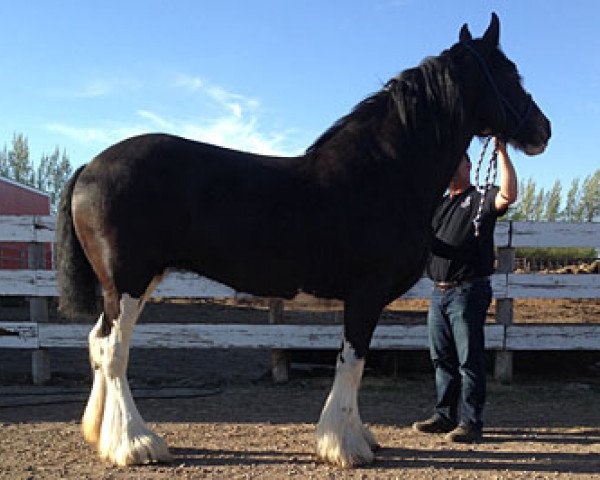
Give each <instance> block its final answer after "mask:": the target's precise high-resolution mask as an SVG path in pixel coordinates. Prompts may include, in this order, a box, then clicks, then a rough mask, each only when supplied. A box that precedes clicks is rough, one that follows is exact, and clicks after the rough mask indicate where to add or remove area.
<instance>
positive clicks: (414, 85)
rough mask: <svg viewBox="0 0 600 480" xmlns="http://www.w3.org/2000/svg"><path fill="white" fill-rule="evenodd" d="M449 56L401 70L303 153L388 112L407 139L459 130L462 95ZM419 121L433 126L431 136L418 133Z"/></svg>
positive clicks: (444, 55) (421, 131)
mask: <svg viewBox="0 0 600 480" xmlns="http://www.w3.org/2000/svg"><path fill="white" fill-rule="evenodd" d="M449 52H450V51H445V52H443V53H442V54H441V55H439V56H437V57H429V58H426V59H425V60H423V61H422V62H421V64H419V65H418V66H417V67H414V68H410V69H407V70H404V71H403V72H402V73H400V74H399V75H397V76H396V77H394V78H392V79H391V80H389V81H388V82H387V83H386V84H385V85H384V86H383V88H382V89H381V90H380V91H378V92H376V93H374V94H372V95H370V96H369V97H367V98H365V99H364V100H363V101H361V102H360V103H359V104H358V105H356V106H355V107H354V108H353V110H352V111H351V112H350V113H349V114H347V115H345V116H344V117H342V118H340V119H339V120H337V121H336V122H335V123H334V124H333V125H332V126H331V127H330V128H329V129H328V130H326V131H325V132H324V133H323V134H322V135H321V136H320V137H319V138H318V139H317V140H316V141H315V142H314V143H313V144H312V145H311V146H310V147H308V149H307V150H306V153H307V154H310V153H314V152H315V151H317V150H318V149H319V148H320V147H322V146H324V144H326V143H327V142H328V141H329V140H331V139H333V138H334V137H335V136H336V135H338V134H339V133H340V132H342V131H344V130H346V129H347V128H348V127H349V125H350V124H351V123H362V122H365V121H367V120H370V119H373V118H379V119H381V118H382V117H383V116H384V115H386V114H387V112H388V110H389V109H390V108H394V109H395V110H396V112H397V115H398V119H399V121H400V129H401V132H400V135H404V134H406V135H411V138H415V135H417V136H421V137H425V136H426V137H427V140H429V141H431V140H433V139H432V138H431V134H432V133H435V135H436V139H439V136H440V135H441V134H442V132H441V131H440V129H441V128H445V129H451V130H452V131H454V130H455V128H457V127H458V128H460V126H462V124H463V95H462V89H461V85H460V81H459V78H458V75H457V72H456V65H455V64H454V63H453V61H452V58H451V55H450V53H449ZM448 113H449V114H450V115H452V118H451V119H450V118H447V115H448ZM423 121H425V122H427V124H428V125H430V126H435V132H432V131H431V130H430V129H425V130H422V129H418V128H417V126H418V124H419V125H421V126H422V124H423ZM417 122H418V123H417ZM442 122H443V125H442V124H441V123H442ZM424 139H425V138H424Z"/></svg>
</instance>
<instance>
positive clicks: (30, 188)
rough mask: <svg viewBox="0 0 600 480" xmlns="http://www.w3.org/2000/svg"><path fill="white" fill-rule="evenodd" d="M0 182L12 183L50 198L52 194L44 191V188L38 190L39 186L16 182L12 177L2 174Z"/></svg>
mask: <svg viewBox="0 0 600 480" xmlns="http://www.w3.org/2000/svg"><path fill="white" fill-rule="evenodd" d="M0 183H6V184H8V185H12V186H13V187H17V188H21V189H23V190H26V191H28V192H31V193H34V194H36V195H41V196H44V197H48V198H50V194H49V193H46V192H43V191H42V190H38V189H37V188H33V187H30V186H29V185H24V184H22V183H19V182H16V181H15V180H11V179H10V178H6V177H3V176H1V175H0Z"/></svg>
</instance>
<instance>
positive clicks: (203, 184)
mask: <svg viewBox="0 0 600 480" xmlns="http://www.w3.org/2000/svg"><path fill="white" fill-rule="evenodd" d="M293 162H294V159H285V158H275V157H267V156H260V155H253V154H249V153H245V152H238V151H235V150H230V149H226V148H221V147H217V146H214V145H209V144H205V143H200V142H193V141H190V140H185V139H182V138H179V137H174V136H170V135H159V134H153V135H143V136H140V137H134V138H132V139H128V140H125V141H123V142H120V143H118V144H116V145H114V146H112V147H109V148H108V149H107V150H105V151H104V152H102V153H101V154H100V155H98V156H97V157H96V158H95V159H94V160H93V161H92V162H91V163H90V164H89V165H88V166H87V167H86V168H85V170H84V171H83V172H82V174H81V175H80V177H79V179H78V181H77V186H76V192H75V194H76V195H78V196H79V197H80V202H81V201H83V202H87V203H88V204H89V205H90V206H91V205H94V206H95V208H88V209H86V212H87V214H88V215H93V216H94V217H95V218H94V219H87V222H88V224H90V225H96V226H97V228H98V230H99V231H102V232H108V231H110V232H114V235H113V237H111V238H113V239H114V240H113V245H112V246H111V248H112V250H113V251H112V252H111V255H114V257H115V262H114V263H115V269H120V268H121V267H120V266H121V265H122V263H123V262H124V261H125V260H124V259H127V260H126V263H127V266H125V267H124V268H123V269H122V271H121V270H119V271H118V272H117V276H118V277H120V278H124V277H128V278H129V277H131V280H130V281H129V280H128V281H127V282H125V283H131V282H134V281H136V282H137V280H135V279H134V277H135V272H139V271H140V270H142V271H143V275H139V274H138V276H141V277H143V278H144V281H146V280H147V278H146V277H149V276H153V275H158V274H160V273H162V271H164V270H165V269H167V268H182V269H189V270H193V271H196V272H198V273H201V274H204V275H206V276H209V277H211V278H215V279H217V280H220V281H223V282H225V283H228V284H230V285H232V286H234V287H237V288H239V289H244V288H245V289H247V290H254V291H256V292H260V293H267V291H269V290H270V289H271V286H272V284H273V283H274V279H275V278H279V279H280V280H279V285H278V286H277V287H276V290H277V292H274V293H280V294H282V296H290V295H293V293H295V291H296V290H297V289H298V288H299V283H300V279H299V278H300V276H301V273H300V272H299V268H300V267H299V265H302V264H303V262H304V260H305V259H303V258H302V255H303V253H302V252H303V246H302V244H301V242H303V241H304V240H303V238H306V237H305V236H303V235H299V230H300V229H303V232H304V234H305V235H306V234H309V232H308V231H307V229H310V225H308V224H307V222H306V221H305V220H304V221H303V218H305V215H303V214H302V211H303V210H305V208H304V207H303V206H302V205H303V203H305V202H306V201H307V199H310V197H311V196H310V195H307V193H306V188H307V187H306V185H305V182H302V181H301V180H300V179H299V177H298V175H297V173H296V171H295V170H294V168H293ZM308 201H310V200H308ZM301 222H302V223H303V225H302V226H300V223H301ZM117 258H118V259H121V260H120V261H119V260H118V259H117ZM130 272H133V273H130ZM142 283H143V282H142Z"/></svg>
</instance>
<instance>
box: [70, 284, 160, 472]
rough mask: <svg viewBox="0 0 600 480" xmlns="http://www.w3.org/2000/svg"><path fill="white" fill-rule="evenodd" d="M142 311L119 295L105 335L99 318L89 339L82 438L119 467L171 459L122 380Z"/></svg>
mask: <svg viewBox="0 0 600 480" xmlns="http://www.w3.org/2000/svg"><path fill="white" fill-rule="evenodd" d="M141 308H142V302H141V301H140V300H139V299H135V298H132V297H130V296H129V295H126V294H125V295H123V296H122V297H121V300H120V313H119V316H118V318H117V319H116V320H115V321H114V322H113V324H112V328H111V331H110V333H109V334H108V335H107V336H102V335H101V328H100V326H101V323H102V319H100V321H99V322H98V324H97V325H96V327H95V328H94V329H93V330H92V332H91V333H90V337H89V342H90V358H91V361H92V365H93V366H94V386H93V387H92V393H91V394H90V399H89V401H88V406H87V408H86V411H85V414H84V417H83V422H82V423H83V431H84V435H85V436H86V439H87V440H89V441H91V442H92V443H95V444H96V446H97V448H98V452H99V454H100V456H101V457H102V458H103V459H106V460H109V461H111V462H112V463H115V464H117V465H122V466H124V465H133V464H141V463H150V462H162V461H168V460H170V459H171V455H170V453H169V450H168V448H167V445H166V443H165V442H164V440H163V439H162V438H160V437H159V436H158V435H156V434H155V433H154V432H152V431H151V430H150V429H149V428H148V427H147V426H146V424H145V423H144V420H143V419H142V417H141V415H140V413H139V412H138V409H137V407H136V406H135V403H134V401H133V396H132V395H131V391H130V389H129V384H128V382H127V375H126V372H127V364H128V360H129V346H130V341H131V335H132V333H133V327H134V325H135V322H136V320H137V318H138V316H139V314H140V311H141Z"/></svg>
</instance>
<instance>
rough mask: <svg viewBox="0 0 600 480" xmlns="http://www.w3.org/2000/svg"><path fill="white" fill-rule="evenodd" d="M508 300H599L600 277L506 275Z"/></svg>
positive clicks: (587, 275) (585, 275) (594, 275)
mask: <svg viewBox="0 0 600 480" xmlns="http://www.w3.org/2000/svg"><path fill="white" fill-rule="evenodd" d="M507 297H508V298H600V275H596V274H578V275H562V274H548V275H544V274H535V273H531V274H516V273H512V274H508V291H507Z"/></svg>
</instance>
